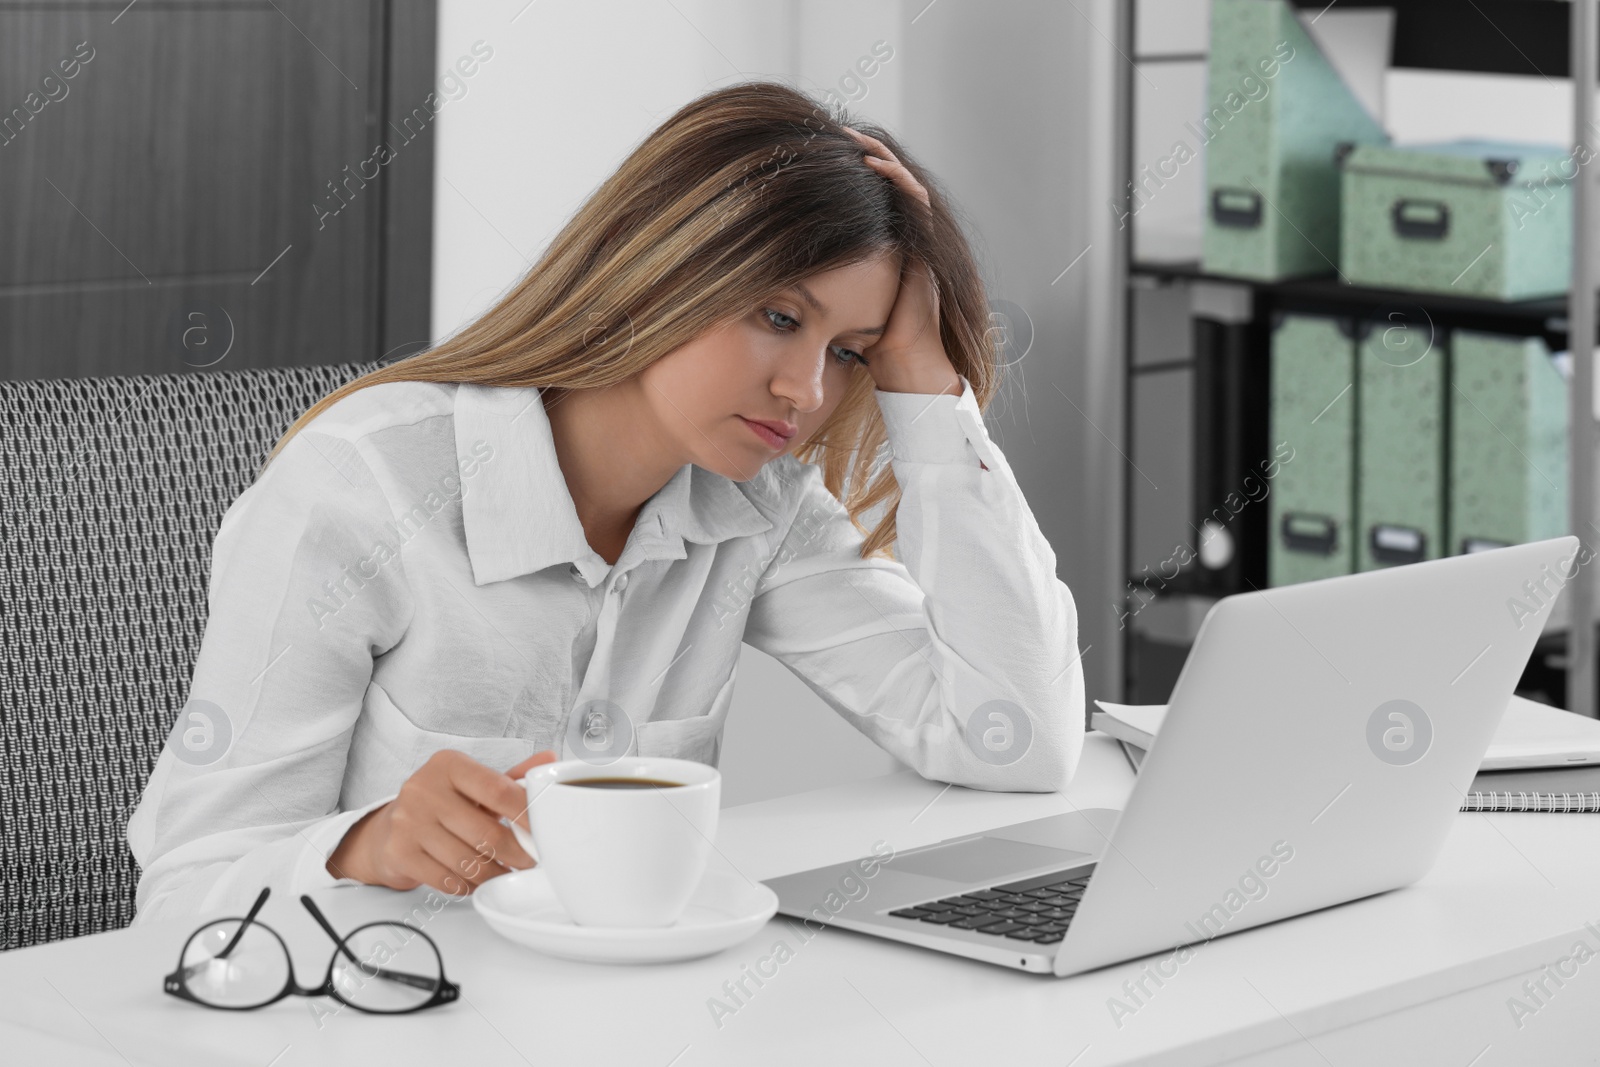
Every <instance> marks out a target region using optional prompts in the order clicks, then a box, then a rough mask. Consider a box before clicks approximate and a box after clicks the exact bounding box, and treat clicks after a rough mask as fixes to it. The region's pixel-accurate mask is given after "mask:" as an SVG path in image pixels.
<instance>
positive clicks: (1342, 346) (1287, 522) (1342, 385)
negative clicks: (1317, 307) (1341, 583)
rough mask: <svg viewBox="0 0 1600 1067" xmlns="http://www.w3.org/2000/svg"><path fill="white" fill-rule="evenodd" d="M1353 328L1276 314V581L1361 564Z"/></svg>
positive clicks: (1272, 551)
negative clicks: (1356, 526)
mask: <svg viewBox="0 0 1600 1067" xmlns="http://www.w3.org/2000/svg"><path fill="white" fill-rule="evenodd" d="M1350 329H1351V321H1350V320H1349V319H1334V318H1328V317H1325V316H1321V315H1296V314H1286V315H1275V316H1273V329H1272V357H1271V358H1272V370H1271V381H1272V388H1271V400H1270V412H1271V413H1270V416H1269V423H1270V427H1271V428H1270V431H1269V432H1270V440H1269V442H1268V447H1269V450H1270V451H1271V452H1272V454H1273V456H1274V457H1275V458H1279V459H1280V461H1281V466H1280V467H1279V468H1278V472H1277V475H1276V476H1275V477H1274V478H1273V479H1272V492H1271V494H1270V496H1269V497H1268V507H1269V520H1268V521H1269V522H1270V524H1271V531H1272V532H1271V538H1270V540H1269V542H1268V548H1267V581H1268V584H1270V585H1291V584H1293V583H1295V582H1306V581H1312V580H1314V579H1317V578H1332V577H1335V576H1337V575H1340V574H1349V573H1350V572H1351V571H1352V570H1353V569H1354V566H1355V538H1354V537H1353V536H1352V531H1353V527H1352V525H1351V520H1352V518H1353V517H1354V516H1353V511H1354V505H1355V481H1354V475H1355V471H1354V469H1353V468H1354V458H1355V418H1356V397H1355V372H1356V362H1355V341H1354V340H1353V339H1352V336H1351V333H1350ZM1291 450H1292V451H1291ZM1283 457H1287V458H1286V459H1284V458H1283Z"/></svg>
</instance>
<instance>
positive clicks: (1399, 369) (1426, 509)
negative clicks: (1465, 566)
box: [1356, 321, 1448, 571]
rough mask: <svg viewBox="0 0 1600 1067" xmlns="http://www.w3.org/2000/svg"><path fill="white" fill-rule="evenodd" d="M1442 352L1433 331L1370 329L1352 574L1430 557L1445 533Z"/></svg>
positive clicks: (1365, 345)
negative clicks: (1356, 530)
mask: <svg viewBox="0 0 1600 1067" xmlns="http://www.w3.org/2000/svg"><path fill="white" fill-rule="evenodd" d="M1445 360H1446V357H1445V353H1444V351H1443V349H1442V348H1441V347H1440V346H1439V345H1437V344H1435V343H1434V338H1433V337H1432V327H1431V326H1428V325H1424V326H1421V327H1416V326H1411V325H1391V324H1389V323H1386V322H1382V321H1378V322H1373V323H1371V324H1370V327H1369V328H1368V329H1367V330H1366V331H1365V336H1364V337H1363V338H1362V339H1361V342H1360V350H1359V355H1358V356H1357V362H1358V363H1359V370H1358V372H1357V373H1358V374H1359V382H1358V384H1357V412H1356V427H1357V429H1356V521H1357V524H1358V527H1357V528H1358V529H1359V530H1360V534H1361V535H1360V538H1359V540H1358V543H1357V544H1356V570H1358V571H1370V570H1376V569H1378V568H1380V567H1387V566H1393V565H1395V564H1401V563H1416V562H1419V561H1421V560H1425V559H1436V558H1438V557H1439V556H1441V555H1446V554H1448V553H1445V552H1442V551H1441V550H1440V543H1441V541H1442V540H1443V536H1444V514H1443V508H1442V504H1443V489H1444V432H1443V429H1444V427H1443V424H1444V389H1445V381H1446V378H1445Z"/></svg>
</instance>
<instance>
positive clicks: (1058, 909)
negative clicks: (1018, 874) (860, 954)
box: [889, 872, 1089, 945]
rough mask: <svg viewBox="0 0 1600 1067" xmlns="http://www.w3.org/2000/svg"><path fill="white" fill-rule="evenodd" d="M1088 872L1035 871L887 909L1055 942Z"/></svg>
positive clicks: (899, 914)
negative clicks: (1028, 875) (1014, 879)
mask: <svg viewBox="0 0 1600 1067" xmlns="http://www.w3.org/2000/svg"><path fill="white" fill-rule="evenodd" d="M1088 884H1089V874H1088V872H1082V873H1079V874H1075V875H1074V876H1072V877H1071V878H1062V877H1061V874H1060V873H1059V872H1057V873H1055V874H1046V875H1036V876H1035V877H1033V878H1026V879H1023V880H1022V881H1020V882H1009V883H1007V884H1005V885H997V886H993V887H991V888H989V889H973V890H970V891H968V892H966V893H962V894H960V895H958V896H953V897H944V898H943V899H941V900H930V901H928V902H927V903H926V904H914V905H912V906H911V907H909V908H899V909H897V910H895V911H891V912H890V913H889V914H890V915H893V916H895V917H896V918H900V919H907V920H910V921H912V922H925V923H937V924H938V925H940V926H949V927H951V928H953V929H956V930H976V931H977V932H978V933H980V934H990V935H993V936H995V937H1009V938H1012V939H1013V940H1016V941H1031V942H1033V943H1034V944H1036V945H1053V944H1055V943H1056V942H1057V941H1060V940H1061V939H1062V938H1063V937H1065V936H1066V934H1067V926H1068V924H1069V923H1071V922H1072V917H1073V916H1074V915H1075V914H1077V911H1078V902H1079V901H1080V900H1082V899H1083V890H1084V887H1085V886H1087V885H1088Z"/></svg>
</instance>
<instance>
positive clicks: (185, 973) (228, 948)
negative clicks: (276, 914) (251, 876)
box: [180, 886, 272, 981]
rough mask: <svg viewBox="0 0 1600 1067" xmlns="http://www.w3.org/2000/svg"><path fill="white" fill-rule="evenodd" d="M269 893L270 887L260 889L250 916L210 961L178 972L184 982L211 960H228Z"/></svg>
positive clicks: (195, 964)
mask: <svg viewBox="0 0 1600 1067" xmlns="http://www.w3.org/2000/svg"><path fill="white" fill-rule="evenodd" d="M271 892H272V887H271V886H263V887H262V889H261V892H260V893H258V894H257V895H256V902H255V903H254V904H252V905H250V914H248V915H246V916H245V917H244V920H243V921H242V922H240V923H239V929H237V930H235V931H234V932H233V936H232V937H230V938H229V939H228V943H227V944H226V945H223V946H222V951H221V952H219V953H217V954H216V955H215V956H212V957H211V959H208V960H203V961H201V962H199V963H191V964H189V966H187V967H184V968H183V969H182V970H181V972H180V974H181V976H182V978H183V980H184V981H188V980H189V979H190V978H193V977H194V976H195V975H197V974H199V973H200V970H201V969H202V968H203V967H205V966H206V965H207V964H209V963H210V962H211V960H225V959H227V958H228V954H229V953H230V952H232V951H233V949H234V946H236V945H238V943H239V939H240V938H241V937H243V936H244V930H245V927H247V926H249V925H250V924H251V923H253V922H255V921H256V916H257V915H258V914H259V913H260V911H261V907H262V905H264V904H265V903H266V902H267V896H268V895H269V894H271Z"/></svg>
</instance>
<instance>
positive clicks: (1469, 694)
mask: <svg viewBox="0 0 1600 1067" xmlns="http://www.w3.org/2000/svg"><path fill="white" fill-rule="evenodd" d="M1578 551H1579V543H1578V539H1577V538H1576V537H1572V536H1567V537H1558V538H1553V539H1551V540H1548V541H1536V542H1532V543H1529V544H1524V545H1515V546H1512V547H1509V548H1500V549H1494V550H1492V551H1487V552H1477V553H1472V554H1470V555H1465V556H1451V557H1448V558H1445V559H1439V560H1431V561H1427V562H1423V563H1413V564H1408V565H1405V566H1399V567H1392V568H1388V569H1385V570H1379V571H1368V572H1364V573H1361V574H1353V575H1347V576H1343V577H1338V578H1327V579H1323V580H1321V581H1314V582H1304V583H1301V584H1298V585H1290V586H1282V587H1277V588H1272V589H1266V590H1261V591H1256V592H1250V593H1242V594H1239V595H1236V596H1230V597H1227V598H1225V599H1223V600H1220V601H1218V602H1217V603H1216V604H1214V605H1213V606H1212V608H1211V610H1210V611H1209V613H1207V615H1206V617H1205V620H1204V621H1203V622H1202V624H1201V626H1200V630H1199V633H1198V634H1197V635H1196V637H1195V642H1194V646H1193V648H1192V649H1191V650H1190V652H1189V656H1188V659H1187V660H1186V661H1185V662H1184V665H1183V670H1182V672H1181V673H1180V674H1179V676H1178V681H1177V683H1176V685H1175V687H1174V689H1173V692H1172V696H1171V699H1170V700H1169V701H1168V709H1167V715H1166V720H1165V722H1164V723H1163V725H1162V727H1161V731H1160V733H1159V734H1157V736H1156V740H1155V743H1154V744H1153V745H1152V746H1151V748H1150V751H1149V753H1148V755H1147V756H1146V757H1145V760H1144V762H1143V764H1142V766H1141V768H1140V770H1139V777H1138V781H1137V782H1136V783H1135V786H1134V789H1133V792H1132V794H1131V795H1130V796H1129V798H1128V803H1127V807H1126V808H1124V809H1123V810H1122V811H1120V812H1119V811H1114V810H1111V809H1108V808H1090V809H1084V810H1077V811H1068V812H1065V813H1063V814H1059V815H1052V816H1049V817H1046V818H1042V819H1034V820H1030V821H1028V822H1022V823H1015V824H1013V825H1011V826H1005V827H1001V828H1000V829H997V830H989V831H986V832H984V833H981V834H972V835H968V836H966V837H961V838H952V839H949V840H946V841H941V842H939V843H937V844H934V845H930V846H927V847H923V848H916V849H909V850H904V851H896V852H895V853H894V855H893V856H892V858H891V859H889V860H888V861H887V862H883V863H881V864H880V863H878V860H879V857H877V856H873V857H866V858H865V859H866V863H864V864H863V863H862V861H852V862H850V863H842V864H836V865H833V866H829V867H820V868H817V869H815V870H810V871H803V872H801V873H799V874H792V875H786V876H784V877H781V878H774V879H769V880H768V881H767V884H768V885H769V886H771V887H772V888H773V890H774V891H776V893H777V894H778V900H779V905H778V910H779V911H780V912H781V913H783V914H785V915H790V916H794V917H796V918H800V919H806V920H809V921H811V922H813V923H822V924H827V925H831V926H836V927H842V928H845V929H849V930H856V931H860V932H861V933H864V934H872V935H874V936H877V937H885V938H889V939H891V940H895V941H904V942H906V943H908V944H912V945H920V946H922V947H924V948H931V949H937V950H939V951H941V952H950V953H954V954H956V955H958V956H968V957H971V958H972V959H976V960H983V961H985V962H988V963H995V964H1000V965H1002V966H1006V967H1014V968H1018V969H1021V970H1024V971H1033V972H1038V973H1053V974H1055V975H1058V976H1064V975H1070V974H1077V973H1079V972H1082V971H1087V970H1091V969H1093V968H1096V967H1103V966H1106V965H1107V964H1111V963H1117V962H1121V961H1123V960H1128V959H1133V958H1135V957H1139V956H1146V955H1151V954H1153V953H1158V952H1163V953H1164V952H1176V951H1189V952H1192V951H1195V950H1194V949H1183V946H1189V945H1196V944H1198V943H1202V942H1205V941H1209V940H1211V939H1212V938H1214V937H1218V936H1222V935H1226V934H1233V933H1237V932H1238V931H1240V930H1246V929H1249V928H1250V927H1253V926H1259V925H1261V924H1262V923H1268V922H1273V921H1275V920H1278V919H1283V918H1287V917H1289V916H1293V915H1300V914H1302V913H1304V912H1308V911H1313V910H1315V909H1318V908H1324V907H1327V906H1329V905H1333V904H1340V903H1343V902H1345V901H1349V900H1355V899H1357V898H1359V897H1365V896H1369V895H1371V894H1374V893H1381V892H1384V891H1386V890H1390V889H1395V888H1397V887H1400V886H1404V885H1408V884H1410V883H1411V882H1414V881H1416V880H1417V879H1418V878H1421V877H1422V876H1423V875H1424V874H1426V873H1427V872H1428V870H1429V869H1430V868H1431V867H1432V866H1433V864H1434V861H1435V859H1436V858H1437V857H1438V854H1439V850H1440V849H1441V847H1442V846H1443V844H1444V840H1445V835H1446V834H1447V833H1448V832H1449V829H1450V826H1451V824H1452V822H1453V820H1454V819H1455V816H1456V812H1457V811H1458V809H1459V808H1460V806H1461V804H1462V802H1463V800H1464V799H1465V794H1466V790H1467V788H1468V786H1469V785H1470V783H1471V781H1472V778H1473V775H1474V774H1475V773H1476V771H1477V769H1478V763H1479V761H1480V760H1481V759H1482V758H1483V755H1484V752H1485V750H1486V749H1487V748H1488V745H1489V741H1490V739H1491V737H1492V736H1493V734H1494V731H1495V727H1496V725H1497V724H1498V722H1499V719H1500V716H1501V713H1502V712H1503V711H1504V710H1505V707H1506V704H1507V702H1508V701H1509V700H1510V698H1511V695H1512V691H1513V689H1514V688H1515V687H1516V684H1517V681H1518V680H1519V678H1520V677H1521V675H1522V672H1523V668H1524V667H1525V666H1526V664H1527V662H1528V658H1529V656H1530V655H1531V654H1532V652H1533V646H1534V642H1535V640H1536V639H1537V638H1538V637H1539V634H1540V631H1541V630H1542V629H1543V626H1544V621H1545V619H1546V617H1547V616H1548V613H1549V610H1550V605H1551V604H1552V603H1553V602H1554V601H1555V599H1556V598H1557V597H1558V596H1559V595H1560V592H1561V589H1562V587H1563V586H1564V585H1565V583H1566V581H1568V580H1570V579H1571V577H1572V576H1574V575H1575V574H1576V572H1577V568H1578V566H1579V564H1580V562H1581V560H1580V557H1579V556H1578ZM887 844H888V846H889V847H890V848H892V847H893V845H894V843H893V842H892V841H889V842H887ZM869 870H870V871H871V872H872V874H871V876H870V877H864V875H863V872H864V871H869ZM851 898H853V899H851ZM841 901H843V904H842V906H841V905H840V902H841ZM833 909H837V910H833Z"/></svg>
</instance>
